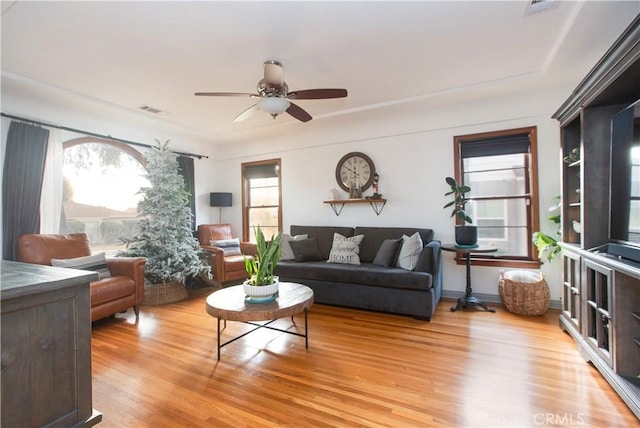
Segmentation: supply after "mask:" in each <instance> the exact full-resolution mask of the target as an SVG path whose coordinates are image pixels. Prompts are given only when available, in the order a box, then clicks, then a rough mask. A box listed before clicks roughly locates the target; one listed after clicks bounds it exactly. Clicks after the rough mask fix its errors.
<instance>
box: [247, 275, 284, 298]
mask: <svg viewBox="0 0 640 428" xmlns="http://www.w3.org/2000/svg"><path fill="white" fill-rule="evenodd" d="M273 280H274V282H273V284H269V285H251V284H249V281H248V280H247V281H245V282H244V283H243V285H244V294H246V295H247V296H249V297H252V298H265V297H271V296H273V295H274V294H276V293H277V292H278V284H280V281H278V277H277V276H274V277H273Z"/></svg>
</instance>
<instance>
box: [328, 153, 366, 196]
mask: <svg viewBox="0 0 640 428" xmlns="http://www.w3.org/2000/svg"><path fill="white" fill-rule="evenodd" d="M375 173H376V168H375V166H374V165H373V161H372V160H371V158H370V157H369V156H367V155H365V154H364V153H360V152H351V153H347V154H346V155H344V156H343V157H342V159H340V161H338V166H336V180H337V181H338V185H339V186H340V187H341V188H342V189H343V190H346V191H347V192H348V191H349V190H350V189H351V188H355V189H357V188H359V189H360V190H361V191H365V190H367V189H368V188H369V187H370V186H371V183H373V175H374V174H375Z"/></svg>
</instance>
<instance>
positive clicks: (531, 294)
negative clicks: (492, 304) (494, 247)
mask: <svg viewBox="0 0 640 428" xmlns="http://www.w3.org/2000/svg"><path fill="white" fill-rule="evenodd" d="M523 273H524V275H523ZM498 291H499V293H500V299H501V300H502V302H503V303H504V305H505V306H506V307H507V310H509V312H513V313H515V314H521V315H542V314H544V313H545V312H546V311H547V309H549V301H550V300H551V296H550V293H549V286H548V285H547V281H545V279H544V274H543V273H542V272H538V273H535V274H533V273H532V272H526V271H508V272H504V271H503V272H500V284H499V285H498Z"/></svg>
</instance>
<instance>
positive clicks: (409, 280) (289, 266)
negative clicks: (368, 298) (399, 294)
mask: <svg viewBox="0 0 640 428" xmlns="http://www.w3.org/2000/svg"><path fill="white" fill-rule="evenodd" d="M302 242H304V241H302ZM275 273H276V275H279V276H280V280H281V281H296V282H301V283H303V284H304V282H305V280H307V279H308V280H315V281H324V282H333V283H352V284H362V285H373V286H379V287H386V288H399V289H409V290H428V289H430V288H431V287H432V283H433V277H432V276H431V274H430V273H427V272H411V271H407V270H404V269H400V268H395V267H392V268H387V267H382V266H376V265H374V264H372V263H362V264H360V265H350V264H340V263H325V262H322V261H320V262H308V263H295V262H288V261H284V262H280V263H278V265H277V266H276V270H275Z"/></svg>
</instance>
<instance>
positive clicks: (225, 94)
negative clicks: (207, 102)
mask: <svg viewBox="0 0 640 428" xmlns="http://www.w3.org/2000/svg"><path fill="white" fill-rule="evenodd" d="M193 95H195V96H197V97H252V98H253V97H259V96H260V95H258V94H249V93H245V92H196V93H195V94H193Z"/></svg>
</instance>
